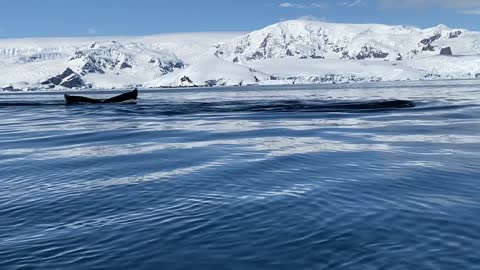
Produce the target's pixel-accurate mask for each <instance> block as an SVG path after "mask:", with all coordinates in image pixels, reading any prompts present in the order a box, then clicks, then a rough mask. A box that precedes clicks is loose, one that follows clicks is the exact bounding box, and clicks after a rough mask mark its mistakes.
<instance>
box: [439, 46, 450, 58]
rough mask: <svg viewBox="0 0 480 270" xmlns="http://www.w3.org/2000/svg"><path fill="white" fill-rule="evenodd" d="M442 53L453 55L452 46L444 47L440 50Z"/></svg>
mask: <svg viewBox="0 0 480 270" xmlns="http://www.w3.org/2000/svg"><path fill="white" fill-rule="evenodd" d="M440 55H447V56H451V55H453V53H452V49H451V48H450V47H445V48H442V50H440Z"/></svg>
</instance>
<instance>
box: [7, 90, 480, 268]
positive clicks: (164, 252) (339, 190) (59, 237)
mask: <svg viewBox="0 0 480 270" xmlns="http://www.w3.org/2000/svg"><path fill="white" fill-rule="evenodd" d="M83 94H86V95H87V94H88V95H90V96H92V97H106V96H110V95H112V94H114V92H101V94H98V92H97V94H94V93H92V92H90V93H83ZM62 98H63V97H62V95H61V94H60V93H49V94H42V93H32V94H8V95H0V178H1V179H0V180H1V189H0V269H2V270H4V269H239V270H243V269H480V168H479V165H480V132H479V131H480V120H479V117H480V85H478V84H475V83H474V82H462V83H455V82H454V83H437V84H422V83H409V84H404V85H395V84H361V85H354V86H348V85H347V86H345V85H343V86H329V87H326V86H323V87H318V86H308V87H295V88H292V87H250V88H248V87H247V88H223V89H222V88H217V89H214V90H199V89H192V90H167V91H166V90H162V91H149V92H147V91H143V92H140V98H141V99H140V100H139V102H138V104H136V105H103V106H102V105H85V106H65V105H63V101H62ZM385 99H387V100H388V99H403V100H412V101H414V102H415V103H416V104H417V107H415V108H398V109H395V108H390V109H373V110H370V109H366V110H365V108H348V107H347V108H346V107H335V106H336V105H338V104H343V105H345V104H368V103H369V102H372V101H378V100H385ZM332 104H333V105H332ZM343 105H342V106H343ZM325 106H327V107H325ZM329 106H330V107H329ZM332 106H333V107H332ZM258 108H262V109H260V110H259V109H258ZM312 108H313V109H312ZM325 108H327V109H325Z"/></svg>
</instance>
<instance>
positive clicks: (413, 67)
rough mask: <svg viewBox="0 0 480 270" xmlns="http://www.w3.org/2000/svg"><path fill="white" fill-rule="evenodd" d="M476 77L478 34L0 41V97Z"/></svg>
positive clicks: (309, 31) (289, 31)
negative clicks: (71, 91)
mask: <svg viewBox="0 0 480 270" xmlns="http://www.w3.org/2000/svg"><path fill="white" fill-rule="evenodd" d="M444 79H480V33H479V32H475V31H469V30H466V29H451V28H449V27H447V26H445V25H439V26H436V27H433V28H428V29H420V28H416V27H411V26H388V25H379V24H337V23H327V22H318V21H311V20H292V21H284V22H280V23H276V24H274V25H270V26H267V27H266V28H263V29H260V30H257V31H253V32H251V33H239V32H232V33H179V34H162V35H153V36H143V37H95V38H91V37H90V38H87V37H85V38H38V39H0V88H1V89H3V91H28V90H65V89H85V88H93V89H115V88H130V87H144V88H162V87H203V86H233V85H257V84H258V85H275V84H316V83H354V82H374V81H406V80H444Z"/></svg>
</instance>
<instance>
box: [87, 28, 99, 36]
mask: <svg viewBox="0 0 480 270" xmlns="http://www.w3.org/2000/svg"><path fill="white" fill-rule="evenodd" d="M87 32H88V34H89V35H95V34H97V29H96V28H95V27H89V28H88V30H87Z"/></svg>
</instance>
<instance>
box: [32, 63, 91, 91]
mask: <svg viewBox="0 0 480 270" xmlns="http://www.w3.org/2000/svg"><path fill="white" fill-rule="evenodd" d="M41 84H42V85H46V86H48V87H49V88H53V87H55V86H57V85H59V86H63V87H66V88H80V87H84V86H85V82H83V80H82V78H81V77H80V75H78V74H77V73H75V72H74V71H73V70H72V69H70V68H67V69H66V70H65V71H64V72H62V74H60V75H57V76H53V77H50V78H49V79H47V80H46V81H44V82H42V83H41Z"/></svg>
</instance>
